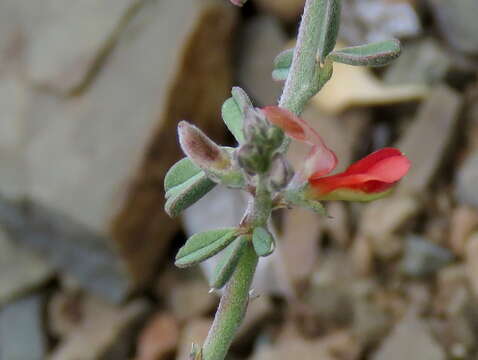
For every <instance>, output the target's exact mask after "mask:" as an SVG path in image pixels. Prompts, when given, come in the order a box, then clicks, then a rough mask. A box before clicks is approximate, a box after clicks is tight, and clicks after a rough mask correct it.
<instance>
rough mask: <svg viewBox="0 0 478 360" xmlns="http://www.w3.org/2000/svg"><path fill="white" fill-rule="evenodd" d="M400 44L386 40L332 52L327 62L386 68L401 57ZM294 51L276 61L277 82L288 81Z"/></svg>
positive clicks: (278, 56)
mask: <svg viewBox="0 0 478 360" xmlns="http://www.w3.org/2000/svg"><path fill="white" fill-rule="evenodd" d="M400 51H401V50H400V42H399V41H398V40H395V39H393V40H386V41H381V42H377V43H372V44H366V45H359V46H352V47H347V48H343V49H340V50H335V51H332V52H330V53H329V54H328V55H327V56H326V58H325V59H326V60H330V61H333V62H338V63H342V64H348V65H353V66H372V67H377V66H385V65H387V64H389V63H390V62H391V61H393V60H394V59H396V58H397V57H398V56H400ZM293 56H294V49H288V50H285V51H283V52H281V53H280V54H279V55H277V57H276V58H275V60H274V70H273V71H272V77H273V79H274V80H276V81H283V80H286V79H287V76H288V74H289V70H290V67H291V65H292V60H293Z"/></svg>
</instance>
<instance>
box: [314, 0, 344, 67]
mask: <svg viewBox="0 0 478 360" xmlns="http://www.w3.org/2000/svg"><path fill="white" fill-rule="evenodd" d="M340 8H341V5H340V0H320V10H319V15H318V18H319V21H320V23H319V34H320V37H319V47H318V51H317V57H318V58H319V60H320V62H321V63H324V62H325V58H326V57H327V55H329V54H330V52H332V50H334V47H335V43H336V42H337V35H338V33H339V27H340Z"/></svg>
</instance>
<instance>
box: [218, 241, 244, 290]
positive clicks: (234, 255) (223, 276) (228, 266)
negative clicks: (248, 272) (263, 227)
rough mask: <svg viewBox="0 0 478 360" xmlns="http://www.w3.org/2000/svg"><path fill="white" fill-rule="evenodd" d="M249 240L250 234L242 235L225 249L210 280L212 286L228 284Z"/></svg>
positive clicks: (220, 286)
mask: <svg viewBox="0 0 478 360" xmlns="http://www.w3.org/2000/svg"><path fill="white" fill-rule="evenodd" d="M247 242H248V236H246V235H243V236H240V237H238V238H237V239H236V240H235V241H234V242H232V244H230V245H229V246H228V247H227V248H226V249H225V250H224V255H223V257H222V258H221V260H220V261H219V262H218V264H217V266H216V269H215V270H214V275H213V277H212V279H211V281H210V285H211V288H213V289H222V288H223V287H224V285H226V283H227V282H228V281H229V279H230V278H231V276H232V274H233V273H234V270H236V266H237V264H238V262H239V259H240V258H241V256H242V253H243V252H244V249H245V247H246V246H247Z"/></svg>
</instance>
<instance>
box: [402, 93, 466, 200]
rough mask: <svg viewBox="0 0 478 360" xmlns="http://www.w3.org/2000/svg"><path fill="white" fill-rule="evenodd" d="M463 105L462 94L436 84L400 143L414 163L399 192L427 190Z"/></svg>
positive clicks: (445, 150) (444, 156)
mask: <svg viewBox="0 0 478 360" xmlns="http://www.w3.org/2000/svg"><path fill="white" fill-rule="evenodd" d="M462 104H463V99H462V98H461V96H460V95H459V94H457V93H456V92H455V91H454V90H452V89H450V88H448V87H445V86H438V87H436V88H435V89H434V90H433V91H432V93H431V94H430V96H429V98H428V99H427V100H426V101H425V103H423V105H422V106H421V108H420V110H419V112H418V115H417V118H416V119H415V121H414V122H413V124H412V125H411V126H410V127H409V128H408V129H407V131H406V134H405V135H404V136H403V137H402V138H401V139H400V140H399V141H398V143H397V147H398V148H399V149H400V150H401V151H402V152H403V153H404V154H406V155H407V157H408V158H409V159H410V161H411V163H412V164H413V166H412V168H411V169H410V172H409V173H408V174H407V176H406V177H405V178H404V179H403V180H402V181H401V182H400V186H399V190H400V191H404V192H408V193H412V194H421V193H422V192H423V191H426V190H427V189H428V186H429V185H430V184H431V183H432V181H433V179H434V177H435V174H436V172H437V171H438V169H439V168H440V166H441V165H442V164H443V161H444V160H445V158H446V155H447V154H448V151H447V150H448V148H449V145H450V144H451V141H452V139H453V136H454V135H455V130H456V128H457V124H458V120H459V115H460V110H461V107H462ZM424 139H430V140H432V141H424Z"/></svg>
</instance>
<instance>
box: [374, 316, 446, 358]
mask: <svg viewBox="0 0 478 360" xmlns="http://www.w3.org/2000/svg"><path fill="white" fill-rule="evenodd" d="M371 359H372V360H402V359H410V360H445V359H446V355H445V352H444V351H443V349H442V348H441V347H440V346H439V344H437V343H436V341H435V339H433V337H432V336H431V334H430V331H429V330H428V328H427V325H426V323H425V322H424V321H423V320H422V319H420V318H419V317H418V315H417V314H416V313H415V311H414V310H413V309H412V310H410V311H409V312H408V313H407V314H406V315H405V316H404V318H403V319H402V320H401V321H400V322H399V323H398V324H397V325H396V326H395V328H394V329H393V331H392V332H391V333H390V334H389V335H388V336H387V338H386V339H385V341H384V342H383V343H382V344H381V345H380V347H379V348H378V350H377V352H376V353H374V354H373V355H372V357H371Z"/></svg>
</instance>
